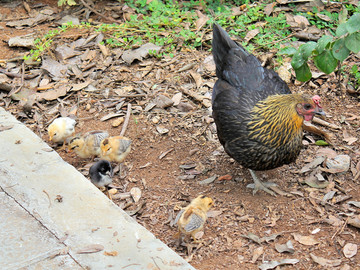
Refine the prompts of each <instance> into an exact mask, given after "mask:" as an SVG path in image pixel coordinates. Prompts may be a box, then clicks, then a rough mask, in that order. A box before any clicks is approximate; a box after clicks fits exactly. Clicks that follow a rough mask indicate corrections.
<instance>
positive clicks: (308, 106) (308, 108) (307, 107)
mask: <svg viewBox="0 0 360 270" xmlns="http://www.w3.org/2000/svg"><path fill="white" fill-rule="evenodd" d="M311 108H312V106H311V104H309V103H307V104H305V105H304V109H305V110H310V109H311Z"/></svg>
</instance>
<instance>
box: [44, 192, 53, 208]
mask: <svg viewBox="0 0 360 270" xmlns="http://www.w3.org/2000/svg"><path fill="white" fill-rule="evenodd" d="M43 192H44V193H45V194H46V196H47V197H48V199H49V204H50V205H49V207H51V199H50V196H49V193H47V192H46V190H45V189H44V190H43Z"/></svg>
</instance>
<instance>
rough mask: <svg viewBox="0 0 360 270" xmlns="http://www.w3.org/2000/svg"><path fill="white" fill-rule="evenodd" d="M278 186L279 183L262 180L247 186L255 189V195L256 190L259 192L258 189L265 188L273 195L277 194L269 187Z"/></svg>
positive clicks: (264, 189)
mask: <svg viewBox="0 0 360 270" xmlns="http://www.w3.org/2000/svg"><path fill="white" fill-rule="evenodd" d="M276 186H277V185H276V184H275V183H271V182H260V183H255V182H254V183H253V184H248V185H247V186H246V187H247V188H252V189H254V190H253V195H255V194H256V192H258V190H263V191H265V192H266V193H269V194H270V195H272V196H276V194H275V192H273V191H272V190H270V189H269V188H270V187H276Z"/></svg>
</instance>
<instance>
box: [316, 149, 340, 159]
mask: <svg viewBox="0 0 360 270" xmlns="http://www.w3.org/2000/svg"><path fill="white" fill-rule="evenodd" d="M316 155H317V156H324V157H327V158H334V157H336V156H337V154H336V152H335V151H334V150H332V149H331V148H329V147H321V148H319V150H318V151H317V152H316Z"/></svg>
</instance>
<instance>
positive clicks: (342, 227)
mask: <svg viewBox="0 0 360 270" xmlns="http://www.w3.org/2000/svg"><path fill="white" fill-rule="evenodd" d="M349 218H350V217H348V218H347V219H346V220H345V222H344V225H342V226H341V228H340V229H338V230H337V231H336V232H335V233H334V235H333V236H331V238H330V239H331V240H333V239H334V237H335V236H336V235H337V234H340V233H341V232H342V231H343V230H344V228H345V226H346V224H347V223H348V220H349Z"/></svg>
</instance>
